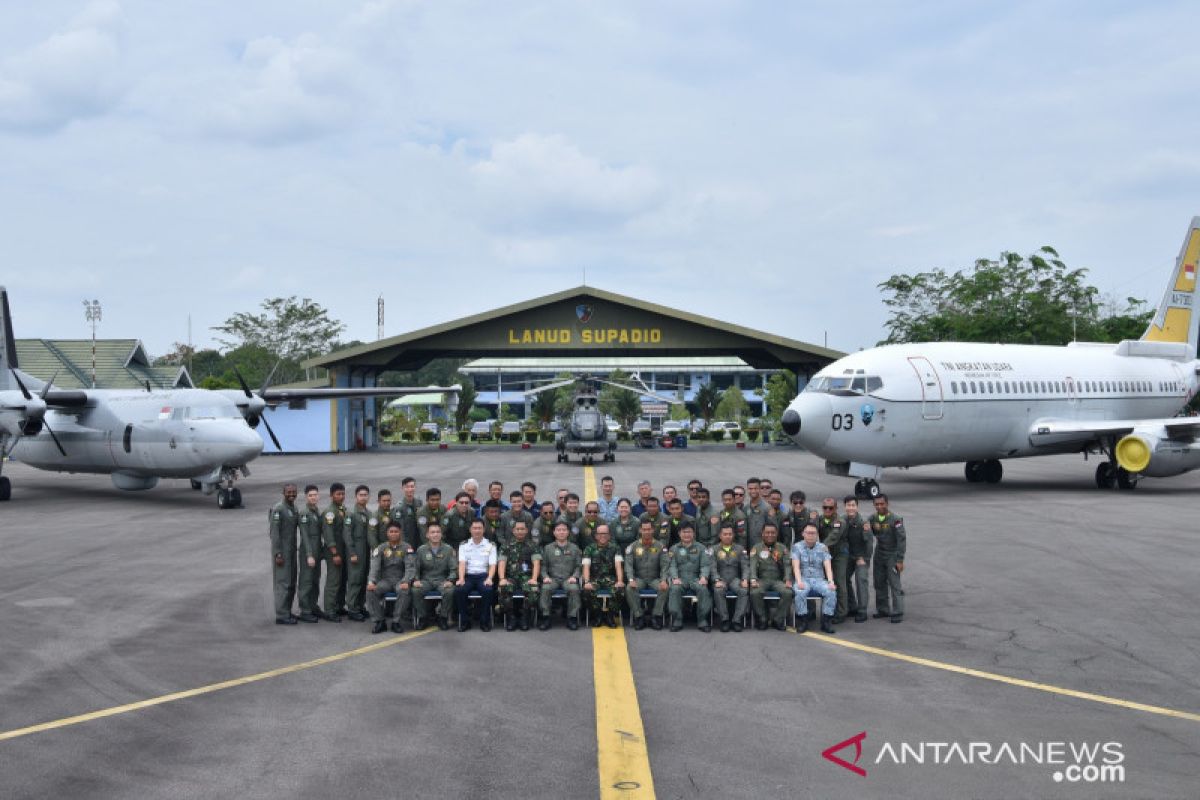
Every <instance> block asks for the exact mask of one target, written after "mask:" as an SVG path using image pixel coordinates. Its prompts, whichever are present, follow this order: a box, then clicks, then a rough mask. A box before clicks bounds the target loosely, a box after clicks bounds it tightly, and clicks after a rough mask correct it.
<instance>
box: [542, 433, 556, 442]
mask: <svg viewBox="0 0 1200 800" xmlns="http://www.w3.org/2000/svg"><path fill="white" fill-rule="evenodd" d="M542 441H543V442H547V443H549V442H553V441H554V431H542Z"/></svg>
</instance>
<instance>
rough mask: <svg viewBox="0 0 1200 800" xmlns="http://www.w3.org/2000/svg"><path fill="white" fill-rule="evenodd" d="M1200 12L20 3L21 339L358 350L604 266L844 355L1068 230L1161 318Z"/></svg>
mask: <svg viewBox="0 0 1200 800" xmlns="http://www.w3.org/2000/svg"><path fill="white" fill-rule="evenodd" d="M1198 21H1200V8H1197V7H1196V6H1195V4H1191V3H1136V4H1135V3H1101V2H1078V3H1047V2H1039V3H995V4H992V3H900V2H896V3H860V4H818V3H804V4H799V3H753V4H752V3H733V2H687V3H684V2H663V3H655V4H650V3H639V2H628V3H617V2H580V3H558V2H545V3H515V2H514V3H483V2H479V3H461V2H388V1H387V0H377V1H376V2H367V3H363V4H360V5H355V4H337V3H317V2H303V1H299V2H298V1H297V0H286V1H285V0H278V1H277V2H258V3H231V2H208V3H203V4H178V3H166V4H164V3H153V2H148V1H145V2H132V1H128V2H121V3H117V2H113V1H111V0H103V1H101V2H92V3H80V2H76V3H57V2H46V3H38V4H25V3H21V4H9V5H8V7H7V8H6V9H5V25H4V26H3V27H2V28H0V231H2V232H3V236H2V237H0V252H2V253H3V268H0V283H3V284H5V285H7V287H8V289H9V293H10V298H11V300H12V302H13V304H14V309H13V310H14V315H15V324H16V332H17V335H18V336H42V337H71V336H85V335H87V333H88V328H87V325H86V323H85V320H84V316H83V309H82V307H81V303H80V301H81V300H83V299H84V298H92V297H97V298H99V299H100V300H101V302H102V303H103V305H104V322H103V323H102V327H101V335H104V336H112V337H117V336H130V337H140V338H142V339H143V340H144V341H145V343H146V345H147V347H148V348H149V349H150V350H151V352H152V353H161V352H163V351H165V350H166V349H168V348H169V347H170V345H171V343H172V342H174V341H177V340H184V339H186V336H187V327H186V325H187V323H186V320H187V316H188V314H191V316H192V319H193V338H194V339H195V341H196V343H197V344H199V345H204V344H206V343H208V342H210V341H211V338H210V337H211V332H210V331H209V330H208V329H209V327H210V326H212V325H217V324H219V323H220V322H221V321H222V320H224V319H225V318H226V317H228V316H229V315H230V314H232V313H234V312H236V311H242V310H252V309H254V308H256V307H257V305H258V303H259V302H261V301H262V300H263V299H265V298H267V297H272V296H277V295H286V294H297V295H300V296H310V297H313V298H315V299H317V300H318V301H319V302H321V303H323V304H325V305H326V306H327V307H328V308H329V309H330V310H331V312H332V314H333V315H334V316H335V317H337V318H339V319H341V320H343V321H344V322H346V323H347V325H348V326H349V329H348V331H347V334H346V335H347V337H348V338H358V339H363V340H371V339H374V338H375V298H376V297H377V296H378V295H379V294H380V293H382V294H383V295H384V296H385V298H386V300H387V306H388V320H387V333H388V335H394V334H398V333H402V332H404V331H407V330H411V329H413V328H417V327H422V326H425V325H429V324H434V323H437V322H441V321H445V320H448V319H453V318H456V317H459V316H464V315H466V314H470V313H474V312H477V311H480V310H483V309H485V308H490V307H495V306H498V305H503V304H507V303H512V302H517V301H520V300H524V299H528V298H530V297H533V296H537V295H540V294H545V293H549V292H554V291H558V290H560V289H564V288H567V287H569V286H574V285H577V284H579V283H580V282H581V280H582V275H583V271H584V269H586V271H587V278H588V282H589V283H590V284H592V285H595V286H599V287H602V288H605V289H609V290H611V291H616V292H622V293H625V294H631V295H635V296H640V297H645V298H647V299H650V300H654V301H656V302H662V303H666V304H669V305H674V306H677V307H681V308H685V309H689V310H693V311H696V312H699V313H703V314H706V315H709V316H713V317H716V318H718V319H725V320H728V321H730V322H734V323H740V324H744V325H748V326H751V327H755V328H759V329H762V330H766V331H770V332H772V333H776V334H780V335H784V336H790V337H793V338H796V339H800V340H805V341H811V342H815V343H818V344H820V343H821V342H822V341H823V340H824V338H825V336H826V335H827V336H828V342H829V345H830V346H831V347H835V348H839V349H844V350H853V349H857V348H859V347H864V346H870V345H871V344H873V343H874V342H875V341H877V340H878V339H880V338H882V336H883V322H884V320H885V318H886V317H885V313H884V307H883V305H882V304H881V302H880V299H879V295H878V292H877V290H876V288H875V287H876V284H878V283H879V282H880V281H882V280H885V279H886V278H887V277H888V276H890V275H891V274H893V273H895V272H898V271H906V272H911V271H916V270H921V269H928V268H933V267H945V268H952V269H953V268H961V267H966V266H968V265H970V264H971V263H972V262H973V261H974V260H975V259H976V258H979V257H995V256H996V255H998V254H999V252H1000V251H1002V250H1017V251H1019V252H1031V251H1032V250H1034V249H1036V248H1037V247H1040V246H1042V245H1046V244H1049V245H1052V246H1054V247H1056V248H1057V249H1058V250H1059V252H1060V253H1061V254H1062V256H1063V257H1064V259H1065V260H1066V261H1067V263H1068V265H1070V266H1072V267H1086V268H1088V269H1089V270H1090V273H1091V279H1092V281H1093V283H1094V284H1095V285H1097V286H1098V287H1099V288H1100V289H1101V291H1102V292H1105V293H1111V294H1113V295H1115V296H1117V297H1121V298H1123V297H1125V296H1127V295H1135V296H1140V297H1144V298H1146V299H1147V300H1149V301H1150V302H1151V303H1152V304H1153V303H1155V302H1157V300H1158V297H1159V296H1160V294H1161V290H1162V288H1163V286H1164V285H1165V282H1166V279H1167V271H1168V269H1169V267H1170V266H1171V264H1172V263H1173V260H1174V258H1175V255H1176V253H1177V252H1178V249H1179V245H1180V242H1181V240H1182V237H1183V234H1184V231H1185V229H1186V226H1187V223H1188V221H1189V220H1190V219H1191V217H1192V216H1193V215H1196V214H1200V192H1198V191H1197V188H1196V186H1197V185H1198V182H1200V148H1198V146H1197V143H1196V132H1197V131H1200V120H1198V119H1197V116H1198V115H1197V111H1196V101H1195V98H1196V97H1197V86H1196V76H1200V48H1198V47H1197V46H1196V43H1195V31H1196V30H1197V22H1198Z"/></svg>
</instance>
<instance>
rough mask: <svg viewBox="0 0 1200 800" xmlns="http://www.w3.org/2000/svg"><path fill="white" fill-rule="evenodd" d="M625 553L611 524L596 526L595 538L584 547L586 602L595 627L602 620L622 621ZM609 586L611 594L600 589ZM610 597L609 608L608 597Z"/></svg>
mask: <svg viewBox="0 0 1200 800" xmlns="http://www.w3.org/2000/svg"><path fill="white" fill-rule="evenodd" d="M624 561H625V557H624V556H623V555H621V549H620V548H619V547H617V546H616V545H615V544H613V542H612V533H611V532H610V531H609V529H608V525H607V524H605V523H603V522H601V523H600V524H599V525H597V526H596V532H595V541H593V542H592V543H591V544H589V545H588V546H587V547H585V548H584V550H583V602H584V603H586V604H587V607H588V618H589V620H590V621H591V623H592V627H593V628H595V627H599V625H600V623H601V622H603V623H604V624H605V625H608V627H610V628H615V627H617V625H619V624H620V619H621V616H620V615H621V590H623V589H624V588H625V566H624ZM601 590H608V593H609V594H610V595H611V596H610V597H608V598H604V597H599V596H598V592H600V591H601ZM606 600H607V608H606V607H605V606H606V603H605V601H606Z"/></svg>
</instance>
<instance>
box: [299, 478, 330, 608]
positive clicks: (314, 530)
mask: <svg viewBox="0 0 1200 800" xmlns="http://www.w3.org/2000/svg"><path fill="white" fill-rule="evenodd" d="M304 499H305V506H304V508H302V509H300V589H299V601H300V616H299V620H300V621H301V622H318V621H319V620H320V619H321V606H320V604H319V602H318V601H319V599H320V591H321V562H322V561H323V560H324V558H325V556H324V551H323V550H322V548H321V507H320V505H318V503H319V501H320V499H321V493H320V490H319V489H317V487H316V486H314V485H313V484H311V483H310V484H309V485H308V486H305V487H304Z"/></svg>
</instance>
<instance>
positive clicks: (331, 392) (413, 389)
mask: <svg viewBox="0 0 1200 800" xmlns="http://www.w3.org/2000/svg"><path fill="white" fill-rule="evenodd" d="M461 391H462V387H461V386H459V385H458V384H455V385H453V386H365V387H351V388H342V387H328V388H326V387H321V388H316V389H266V390H264V391H262V392H259V394H260V395H261V396H262V399H263V400H266V401H267V402H268V403H269V404H271V405H275V404H276V403H287V402H290V401H292V400H340V399H345V398H349V397H401V396H403V395H408V394H453V395H457V394H458V393H459V392H461Z"/></svg>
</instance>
